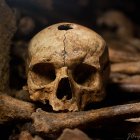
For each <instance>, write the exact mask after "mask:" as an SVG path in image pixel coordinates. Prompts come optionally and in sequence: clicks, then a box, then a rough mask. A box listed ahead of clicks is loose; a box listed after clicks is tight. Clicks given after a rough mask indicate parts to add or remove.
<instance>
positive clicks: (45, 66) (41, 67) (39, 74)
mask: <svg viewBox="0 0 140 140" xmlns="http://www.w3.org/2000/svg"><path fill="white" fill-rule="evenodd" d="M32 71H33V72H34V73H35V75H36V76H35V77H34V80H35V82H39V81H40V82H41V84H48V83H50V82H52V81H54V80H55V78H56V74H55V68H54V66H53V65H52V64H50V63H39V64H36V65H34V66H33V69H32ZM40 79H41V80H40ZM42 82H43V83H42Z"/></svg>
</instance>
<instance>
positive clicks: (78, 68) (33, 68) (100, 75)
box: [27, 23, 109, 111]
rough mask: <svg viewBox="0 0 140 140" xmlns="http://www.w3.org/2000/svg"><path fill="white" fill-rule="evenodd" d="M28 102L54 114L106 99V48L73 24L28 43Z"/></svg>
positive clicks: (45, 32)
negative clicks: (41, 105)
mask: <svg viewBox="0 0 140 140" xmlns="http://www.w3.org/2000/svg"><path fill="white" fill-rule="evenodd" d="M27 69H28V89H29V93H30V98H31V99H32V100H34V101H37V100H38V101H41V102H42V103H44V104H45V102H46V101H47V100H49V104H50V105H51V106H52V108H53V110H55V111H59V110H68V111H78V110H83V109H84V107H85V106H86V105H87V104H89V103H93V102H99V101H101V100H102V99H103V98H104V96H105V91H104V89H105V85H106V83H107V80H108V77H109V58H108V48H107V47H106V43H105V41H104V40H103V39H102V37H101V36H99V35H98V34H97V33H95V32H94V31H92V30H90V29H88V28H86V27H83V26H81V25H77V24H74V23H59V24H55V25H52V26H50V27H48V28H46V29H44V30H42V31H41V32H39V33H38V34H37V35H36V36H35V37H34V38H33V39H32V40H31V42H30V45H29V57H28V66H27Z"/></svg>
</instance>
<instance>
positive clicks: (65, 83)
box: [56, 78, 72, 100]
mask: <svg viewBox="0 0 140 140" xmlns="http://www.w3.org/2000/svg"><path fill="white" fill-rule="evenodd" d="M56 96H57V98H58V99H63V98H66V99H67V100H70V99H71V98H72V90H71V86H70V82H69V79H68V78H62V79H61V81H60V82H59V84H58V89H57V94H56Z"/></svg>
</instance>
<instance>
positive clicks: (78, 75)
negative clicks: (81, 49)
mask: <svg viewBox="0 0 140 140" xmlns="http://www.w3.org/2000/svg"><path fill="white" fill-rule="evenodd" d="M95 72H96V69H95V68H94V67H92V66H90V65H87V64H80V65H77V66H76V67H75V69H74V70H73V73H72V74H73V79H74V80H75V81H76V82H77V83H78V84H81V85H84V84H85V83H86V82H88V81H90V80H91V77H92V75H93V74H95Z"/></svg>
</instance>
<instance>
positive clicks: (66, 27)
mask: <svg viewBox="0 0 140 140" xmlns="http://www.w3.org/2000/svg"><path fill="white" fill-rule="evenodd" d="M70 29H73V28H72V27H71V24H64V25H60V26H58V30H70Z"/></svg>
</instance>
